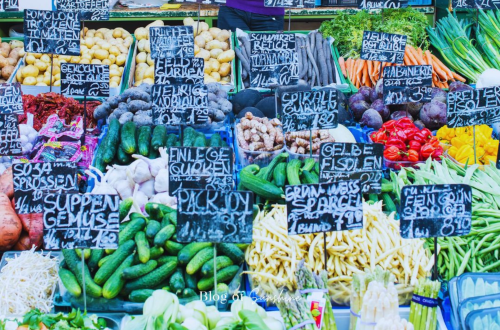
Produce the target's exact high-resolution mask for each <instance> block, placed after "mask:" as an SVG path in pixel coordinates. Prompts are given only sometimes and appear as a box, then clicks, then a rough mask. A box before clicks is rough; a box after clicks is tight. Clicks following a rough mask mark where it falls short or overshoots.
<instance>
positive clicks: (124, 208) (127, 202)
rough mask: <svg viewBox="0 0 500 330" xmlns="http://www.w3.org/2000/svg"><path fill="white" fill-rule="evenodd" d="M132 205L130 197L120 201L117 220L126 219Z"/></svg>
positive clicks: (132, 200)
mask: <svg viewBox="0 0 500 330" xmlns="http://www.w3.org/2000/svg"><path fill="white" fill-rule="evenodd" d="M133 204H134V199H133V198H132V197H129V198H126V199H124V200H122V201H121V203H120V207H119V209H118V212H119V215H120V216H119V219H120V221H122V220H123V219H125V218H126V217H127V215H128V214H129V212H130V209H132V205H133Z"/></svg>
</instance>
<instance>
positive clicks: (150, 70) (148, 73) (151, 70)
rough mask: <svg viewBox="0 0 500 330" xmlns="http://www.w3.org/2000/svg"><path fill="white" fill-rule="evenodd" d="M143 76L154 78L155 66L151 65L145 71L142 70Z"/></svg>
mask: <svg viewBox="0 0 500 330" xmlns="http://www.w3.org/2000/svg"><path fill="white" fill-rule="evenodd" d="M144 78H151V79H155V68H154V67H153V66H150V67H149V68H147V69H146V72H144Z"/></svg>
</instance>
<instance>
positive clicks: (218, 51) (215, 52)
mask: <svg viewBox="0 0 500 330" xmlns="http://www.w3.org/2000/svg"><path fill="white" fill-rule="evenodd" d="M222 52H223V50H222V49H218V48H216V49H212V50H211V51H210V57H211V58H214V59H216V58H217V56H219V55H220V54H221V53H222Z"/></svg>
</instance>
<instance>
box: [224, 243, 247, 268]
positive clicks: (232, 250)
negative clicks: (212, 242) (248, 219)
mask: <svg viewBox="0 0 500 330" xmlns="http://www.w3.org/2000/svg"><path fill="white" fill-rule="evenodd" d="M217 251H220V253H221V254H223V255H225V256H228V257H229V259H231V260H232V261H233V262H234V264H235V265H241V264H242V263H243V261H245V253H243V251H241V249H240V248H239V247H238V246H236V244H232V243H221V244H218V245H217Z"/></svg>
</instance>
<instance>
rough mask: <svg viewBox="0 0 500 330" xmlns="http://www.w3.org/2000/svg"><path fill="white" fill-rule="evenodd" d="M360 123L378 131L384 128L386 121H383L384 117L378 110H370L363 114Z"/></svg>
mask: <svg viewBox="0 0 500 330" xmlns="http://www.w3.org/2000/svg"><path fill="white" fill-rule="evenodd" d="M360 123H361V124H362V125H365V126H367V127H370V128H373V129H374V130H378V129H380V127H382V124H383V123H384V121H383V120H382V116H381V115H380V114H379V113H378V112H377V111H376V110H373V109H368V110H366V111H365V113H363V117H362V118H361V120H360Z"/></svg>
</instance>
